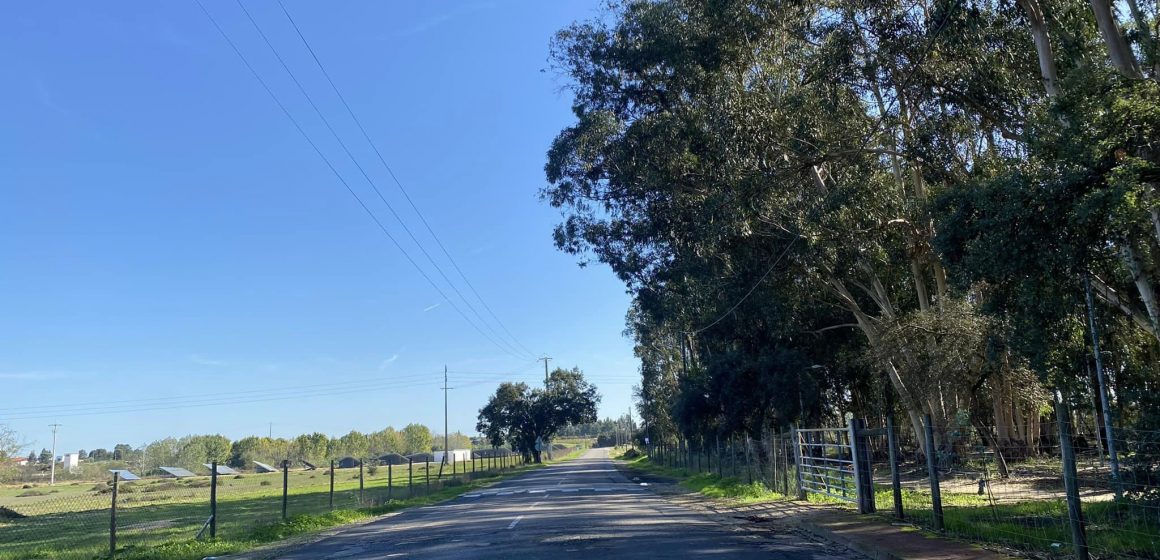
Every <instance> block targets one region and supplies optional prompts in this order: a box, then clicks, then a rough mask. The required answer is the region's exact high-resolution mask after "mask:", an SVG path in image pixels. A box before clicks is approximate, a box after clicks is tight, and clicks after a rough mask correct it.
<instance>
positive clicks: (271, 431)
mask: <svg viewBox="0 0 1160 560" xmlns="http://www.w3.org/2000/svg"><path fill="white" fill-rule="evenodd" d="M266 437H267V438H268V439H274V423H273V422H270V426H269V427H268V428H267V430H266Z"/></svg>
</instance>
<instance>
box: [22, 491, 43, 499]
mask: <svg viewBox="0 0 1160 560" xmlns="http://www.w3.org/2000/svg"><path fill="white" fill-rule="evenodd" d="M47 495H48V492H45V491H44V490H25V491H23V492H21V493H19V494H17V495H16V497H17V498H31V497H33V496H47Z"/></svg>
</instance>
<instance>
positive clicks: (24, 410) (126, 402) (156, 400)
mask: <svg viewBox="0 0 1160 560" xmlns="http://www.w3.org/2000/svg"><path fill="white" fill-rule="evenodd" d="M431 375H432V374H428V373H414V374H409V375H403V376H396V377H393V378H391V379H383V378H382V376H376V377H366V378H356V379H348V380H346V381H336V382H329V383H313V384H308V385H294V386H289V387H282V388H277V389H270V388H262V389H251V390H240V391H239V390H233V391H223V392H216V393H200V394H193V395H179V396H166V397H147V398H141V399H121V400H111V401H110V400H100V401H88V402H72V403H63V404H61V403H57V404H51V405H29V406H17V407H5V410H6V411H19V412H20V413H21V414H31V413H33V412H36V411H38V410H45V409H50V410H60V409H69V410H74V409H78V408H85V409H88V408H94V407H109V406H112V405H118V406H130V405H140V404H150V403H152V404H161V403H169V402H175V401H176V402H180V401H184V400H189V399H206V398H213V397H232V396H238V395H247V394H259V393H261V394H270V393H277V392H282V391H299V390H305V389H319V388H332V387H341V386H346V385H365V384H380V383H396V382H401V381H418V380H421V379H430V376H431Z"/></svg>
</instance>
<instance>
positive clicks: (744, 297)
mask: <svg viewBox="0 0 1160 560" xmlns="http://www.w3.org/2000/svg"><path fill="white" fill-rule="evenodd" d="M796 241H797V238H796V237H794V238H793V239H792V240H791V241H790V242H789V244H787V245H786V246H785V249H784V250H783V251H782V252H781V254H780V255H778V256H777V258H776V259H774V261H773V264H771V265H769V269H768V270H766V271H765V274H762V275H761V278H759V279H758V280H757V282H755V283H754V284H753V287H751V288H749V291H748V292H745V295H743V296H741V299H739V300H737V303H734V304H733V306H732V307H730V308H729V310H728V311H726V312H725V313H722V314H721V316H720V317H718V318H717V319H716V320H715V321H713V322H712V323H709V324H708V325H705V326H703V327H701V328H699V329H697V330H694V331H685V334H691V335H698V334H701V333H703V332H705V331H706V330H708V329H710V328H712V327H714V326H715V325H716V324H717V323H720V322H721V321H724V320H725V318H726V317H728V316H729V315H730V314H731V313H733V312H734V311H736V310H737V308H738V307H741V304H742V303H745V300H747V299H749V296H751V295H753V292H754V291H756V290H757V287H758V286H760V285H761V283H762V282H765V279H766V278H768V277H769V275H770V274H771V273H773V269H774V268H776V267H777V263H779V262H781V259H782V257H784V256H785V255H786V253H788V252H789V250H790V248H791V247H793V244H794V242H796Z"/></svg>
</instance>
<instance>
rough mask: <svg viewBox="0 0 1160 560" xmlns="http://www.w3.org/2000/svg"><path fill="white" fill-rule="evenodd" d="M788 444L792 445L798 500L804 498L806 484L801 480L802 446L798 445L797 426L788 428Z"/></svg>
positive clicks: (799, 436)
mask: <svg viewBox="0 0 1160 560" xmlns="http://www.w3.org/2000/svg"><path fill="white" fill-rule="evenodd" d="M789 433H790V442H789V443H790V445H792V446H793V464H794V470H795V471H796V472H797V497H798V499H799V500H804V499H806V486H805V484H804V483H803V481H802V446H801V445H800V442H801V440H800V438H801V434H798V431H797V427H793V428H790V432H789Z"/></svg>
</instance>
